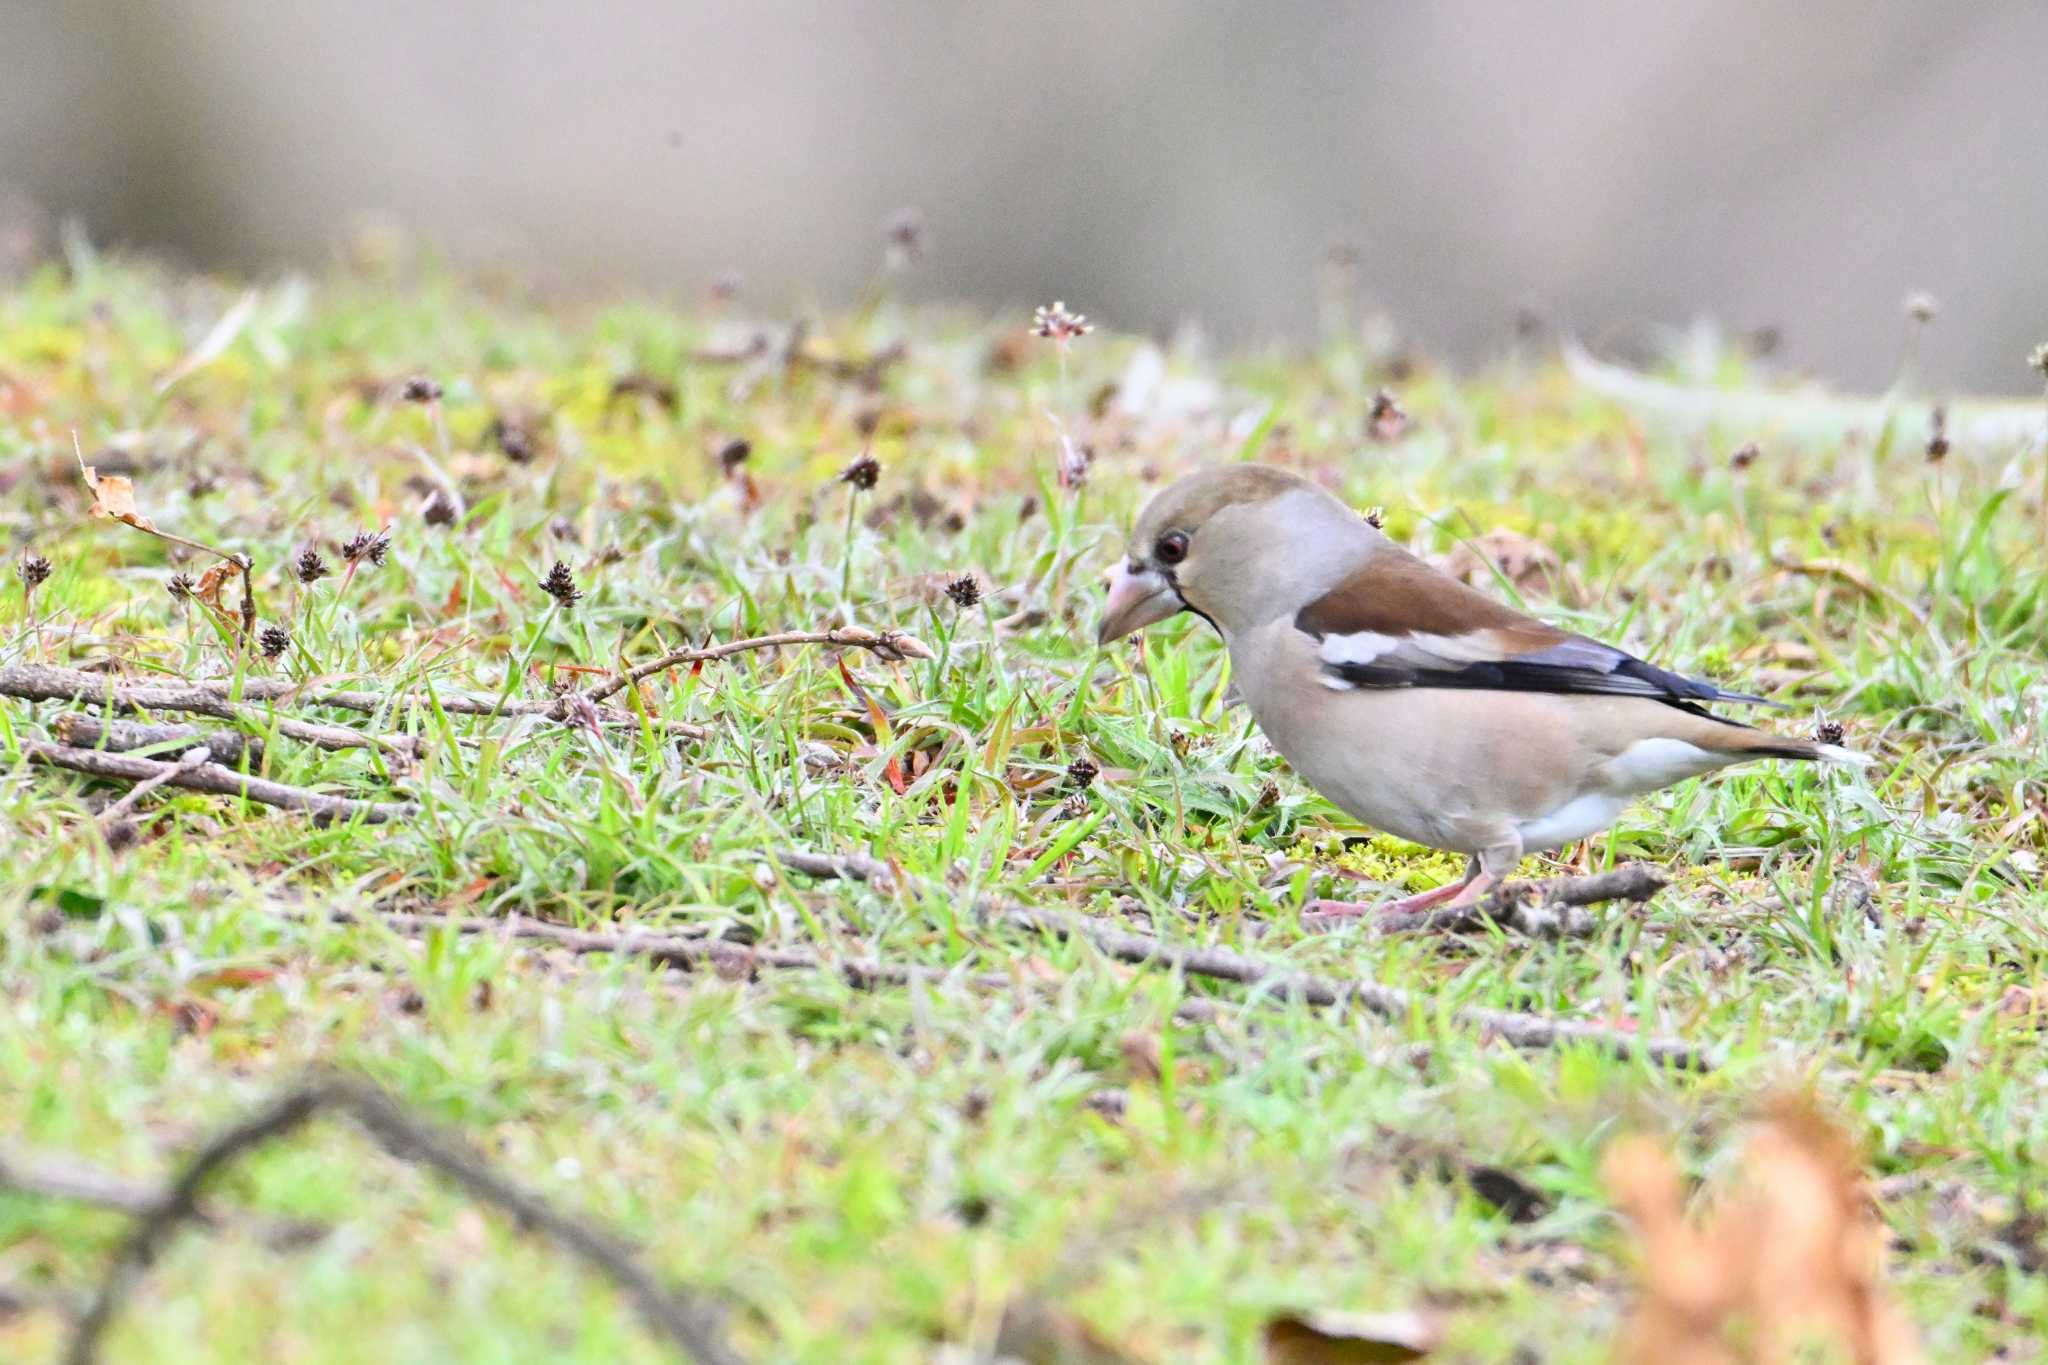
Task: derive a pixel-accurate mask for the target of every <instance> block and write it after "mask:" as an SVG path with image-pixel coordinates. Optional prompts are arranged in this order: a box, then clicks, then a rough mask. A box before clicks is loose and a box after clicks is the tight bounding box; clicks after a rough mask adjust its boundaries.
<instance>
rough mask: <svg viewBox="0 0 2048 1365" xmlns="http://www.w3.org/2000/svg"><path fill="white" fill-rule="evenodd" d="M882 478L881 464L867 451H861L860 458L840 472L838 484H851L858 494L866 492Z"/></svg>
mask: <svg viewBox="0 0 2048 1365" xmlns="http://www.w3.org/2000/svg"><path fill="white" fill-rule="evenodd" d="M881 477H882V462H881V461H880V460H877V459H876V458H875V457H874V456H873V455H872V454H870V453H869V452H868V451H865V450H863V451H862V452H861V453H860V458H859V459H857V460H855V461H854V462H853V463H852V464H850V465H848V466H847V467H846V468H845V469H843V470H841V471H840V474H839V482H841V483H846V484H852V485H853V486H854V488H856V489H857V490H859V491H860V492H863V493H865V492H867V491H868V490H869V489H871V488H873V487H874V486H875V481H876V480H877V479H879V478H881Z"/></svg>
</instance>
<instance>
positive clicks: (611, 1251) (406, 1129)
mask: <svg viewBox="0 0 2048 1365" xmlns="http://www.w3.org/2000/svg"><path fill="white" fill-rule="evenodd" d="M322 1109H338V1110H340V1111H341V1112H343V1113H345V1114H347V1115H348V1116H349V1117H350V1118H352V1119H354V1120H355V1121H356V1123H357V1124H358V1125H359V1126H361V1127H362V1128H363V1129H364V1131H366V1132H367V1133H368V1134H369V1135H370V1136H371V1137H372V1138H373V1139H375V1140H376V1142H377V1144H378V1145H379V1146H381V1147H383V1148H384V1150H385V1151H386V1152H388V1153H390V1154H391V1155H392V1156H394V1157H397V1158H398V1159H399V1160H401V1161H408V1162H412V1163H414V1164H416V1165H421V1166H426V1167H429V1168H430V1169H432V1170H434V1171H437V1172H438V1173H440V1174H441V1175H442V1176H443V1177H445V1178H446V1179H447V1180H448V1181H449V1182H450V1183H451V1184H454V1185H456V1186H458V1187H459V1188H461V1189H462V1190H463V1191H464V1193H466V1194H468V1195H469V1196H470V1197H471V1198H472V1199H476V1200H479V1201H480V1202H482V1203H486V1204H489V1205H491V1206H492V1207H494V1208H497V1209H499V1210H500V1211H502V1212H503V1213H505V1214H507V1215H508V1216H509V1217H510V1218H511V1219H512V1220H513V1222H514V1224H515V1225H517V1226H518V1227H520V1228H522V1229H529V1230H533V1231H538V1232H539V1233H541V1234H542V1235H543V1236H544V1237H545V1238H546V1239H547V1240H549V1241H551V1242H554V1243H556V1244H557V1245H559V1246H562V1247H565V1248H567V1249H568V1250H570V1251H572V1252H574V1253H575V1254H576V1255H578V1256H580V1257H582V1258H583V1259H584V1260H586V1261H588V1262H590V1263H591V1264H592V1265H594V1266H596V1267H597V1268H598V1269H599V1270H601V1271H603V1272H604V1273H605V1274H606V1275H607V1276H609V1277H610V1278H611V1279H612V1280H613V1281H614V1282H616V1283H617V1284H618V1285H619V1287H620V1288H621V1289H622V1290H623V1291H624V1292H625V1295H626V1297H627V1298H628V1299H629V1300H631V1301H632V1304H633V1306H634V1307H635V1308H636V1309H638V1310H639V1312H640V1314H641V1316H642V1317H643V1318H644V1319H645V1320H646V1322H647V1325H648V1326H649V1327H650V1328H651V1329H653V1330H654V1331H655V1332H656V1333H657V1334H659V1335H660V1336H661V1337H662V1338H664V1339H665V1340H667V1341H668V1342H670V1343H671V1344H672V1345H674V1346H675V1347H677V1348H678V1349H679V1350H681V1351H682V1352H683V1354H684V1355H685V1356H686V1357H689V1358H691V1359H695V1360H700V1361H706V1362H710V1365H740V1360H739V1357H738V1356H737V1355H735V1354H734V1353H733V1351H732V1349H731V1348H730V1347H728V1346H727V1345H725V1343H724V1340H723V1333H722V1332H721V1331H720V1330H719V1327H718V1325H717V1314H716V1312H715V1311H714V1310H713V1308H712V1306H711V1305H710V1304H709V1303H708V1302H707V1301H705V1300H703V1299H701V1298H700V1297H699V1296H697V1295H696V1294H694V1293H690V1292H687V1291H682V1290H677V1289H673V1288H670V1287H668V1286H666V1285H664V1284H662V1283H661V1282H660V1281H659V1280H657V1279H656V1278H655V1277H654V1275H653V1274H652V1273H651V1272H649V1271H648V1270H647V1269H646V1268H645V1267H643V1266H642V1265H641V1264H640V1263H639V1260H638V1259H637V1257H636V1256H635V1254H634V1252H633V1251H632V1250H631V1249H630V1248H629V1247H628V1246H626V1244H625V1243H623V1242H621V1241H620V1240H619V1239H618V1238H616V1237H615V1236H613V1235H612V1234H611V1233H610V1232H608V1231H606V1230H605V1229H603V1228H601V1227H598V1226H597V1225H595V1224H592V1223H587V1222H584V1221H582V1220H580V1219H577V1218H572V1217H570V1216H569V1215H567V1214H565V1213H562V1212H560V1211H559V1210H557V1209H556V1208H555V1207H554V1206H553V1205H551V1204H549V1203H548V1202H547V1201H546V1200H544V1199H543V1198H541V1196H540V1195H538V1194H536V1193H534V1192H532V1191H530V1190H527V1189H525V1188H524V1187H522V1186H520V1185H517V1184H514V1183H513V1182H512V1181H511V1180H509V1179H507V1178H506V1177H504V1176H502V1175H500V1174H499V1173H498V1172H496V1171H495V1170H493V1169H491V1167H490V1166H488V1165H486V1164H485V1162H484V1161H483V1159H482V1158H481V1157H480V1156H479V1155H477V1154H476V1153H475V1152H474V1151H472V1150H470V1149H468V1148H467V1147H465V1146H464V1145H462V1144H461V1143H459V1142H458V1141H456V1140H455V1139H454V1138H452V1137H449V1136H446V1135H444V1134H442V1133H440V1132H438V1131H437V1130H435V1129H434V1128H432V1127H430V1126H428V1125H427V1124H426V1123H424V1122H422V1121H421V1120H419V1119H417V1118H415V1117H413V1116H412V1115H411V1114H409V1113H407V1112H406V1111H405V1110H404V1109H402V1108H400V1107H399V1105H398V1104H397V1102H396V1101H394V1100H392V1099H391V1097H390V1096H388V1095H386V1094H385V1093H384V1092H383V1091H381V1090H379V1089H377V1088H376V1087H375V1086H373V1085H370V1084H369V1083H367V1082H364V1081H358V1080H354V1079H350V1078H347V1077H339V1076H333V1077H316V1078H314V1079H312V1080H309V1081H307V1082H305V1083H304V1084H301V1085H298V1086H295V1087H293V1088H292V1089H290V1090H287V1091H285V1092H284V1093H283V1094H281V1095H278V1096H277V1097H275V1098H274V1099H272V1100H270V1101H269V1102H268V1103H266V1104H264V1105H263V1106H261V1107H260V1108H258V1109H257V1110H255V1111H254V1112H253V1113H251V1114H248V1115H247V1116H245V1117H244V1118H242V1119H241V1120H240V1121H239V1122H236V1123H234V1124H231V1125H230V1126H229V1127H227V1128H226V1129H224V1130H223V1131H222V1132H221V1133H219V1134H218V1135H217V1136H215V1137H214V1138H213V1139H212V1140H211V1141H210V1142H208V1143H207V1144H206V1145H205V1146H203V1147H201V1148H200V1149H199V1151H198V1153H197V1154H195V1155H194V1157H193V1158H192V1160H191V1161H190V1162H189V1163H187V1165H186V1167H185V1169H184V1170H183V1171H182V1172H180V1173H179V1175H178V1178H177V1180H176V1181H175V1182H173V1183H172V1185H171V1187H170V1188H169V1189H168V1190H166V1191H165V1192H164V1194H163V1195H162V1197H160V1198H159V1199H157V1200H156V1201H155V1202H154V1203H153V1204H152V1205H151V1206H150V1207H149V1209H148V1210H147V1211H146V1212H144V1213H143V1214H142V1215H141V1216H140V1217H139V1218H138V1219H137V1220H136V1223H135V1226H134V1228H133V1229H132V1230H131V1231H130V1232H129V1235H128V1238H127V1240H126V1241H124V1242H123V1243H122V1245H121V1247H120V1249H119V1250H118V1251H117V1252H116V1253H115V1256H114V1263H113V1265H112V1266H111V1267H110V1268H109V1269H108V1271H107V1276H106V1278H105V1279H104V1280H103V1281H101V1283H100V1287H99V1289H98V1291H97V1292H96V1293H95V1294H94V1296H93V1301H92V1304H91V1306H90V1307H88V1308H87V1309H86V1311H85V1313H84V1314H83V1315H82V1316H81V1317H80V1318H79V1320H78V1323H77V1326H76V1327H75V1328H74V1329H73V1331H72V1336H71V1341H70V1344H69V1346H68V1347H67V1348H66V1351H65V1357H64V1358H65V1360H66V1361H67V1362H69V1365H93V1362H95V1361H97V1360H98V1359H99V1348H100V1339H101V1338H102V1337H103V1336H104V1335H105V1334H106V1330H107V1327H108V1326H109V1325H110V1324H111V1323H112V1322H113V1319H114V1315H115V1313H117V1312H118V1311H119V1310H120V1308H121V1305H122V1303H123V1302H124V1301H125V1300H126V1299H127V1298H128V1296H129V1295H130V1294H131V1293H132V1292H133V1291H134V1288H135V1285H136V1283H137V1281H139V1280H140V1278H141V1276H142V1273H143V1272H144V1271H146V1270H147V1269H149V1267H150V1266H151V1265H152V1264H154V1263H155V1261H156V1259H157V1257H158V1256H159V1255H161V1254H162V1253H163V1250H164V1248H165V1247H166V1246H168V1245H169V1243H170V1240H171V1237H172V1235H173V1234H175V1233H176V1232H177V1230H178V1228H179V1227H180V1226H181V1225H182V1224H184V1223H187V1222H190V1221H192V1220H193V1219H195V1218H196V1217H197V1216H198V1213H199V1196H200V1193H201V1192H202V1191H203V1190H204V1188H205V1187H206V1185H207V1184H208V1182H209V1181H210V1180H211V1179H212V1178H213V1177H214V1176H215V1175H217V1174H218V1173H219V1172H220V1171H221V1170H223V1169H225V1168H226V1167H227V1166H228V1165H230V1164H231V1163H233V1162H234V1161H236V1160H238V1159H240V1158H241V1157H242V1156H243V1155H244V1154H246V1153H248V1152H250V1151H253V1150H255V1149H256V1148H258V1147H261V1146H263V1145H264V1144H266V1143H268V1142H271V1141H274V1140H276V1139H278V1138H281V1137H284V1136H285V1135H287V1134H289V1133H291V1132H293V1131H295V1130H296V1129H298V1128H299V1127H301V1126H302V1125H303V1124H305V1123H306V1121H307V1120H309V1119H311V1118H312V1117H313V1116H314V1115H315V1114H317V1113H319V1112H320V1111H321V1110H322Z"/></svg>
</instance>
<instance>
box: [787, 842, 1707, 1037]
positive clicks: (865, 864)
mask: <svg viewBox="0 0 2048 1365" xmlns="http://www.w3.org/2000/svg"><path fill="white" fill-rule="evenodd" d="M774 857H775V858H776V860H777V861H778V862H780V863H781V864H782V865H783V866H784V867H787V868H789V869H791V870H792V871H797V872H803V873H806V874H808V875H810V876H814V877H842V878H847V879H851V880H855V881H873V882H876V883H877V884H880V885H894V884H899V883H901V882H902V879H900V878H898V877H897V876H896V874H895V873H894V872H893V871H892V870H891V869H890V868H889V867H888V866H887V865H886V864H884V863H881V862H879V861H877V860H876V859H874V858H869V857H866V856H863V855H860V854H847V855H840V856H830V855H822V854H815V853H806V852H802V851H797V850H788V851H777V852H776V853H775V854H774ZM975 909H976V910H977V912H978V913H979V914H980V915H981V916H982V918H983V919H985V920H991V921H995V922H998V923H1004V924H1011V925H1015V926H1017V927H1019V928H1024V929H1033V930H1037V931H1038V932H1041V933H1049V934H1054V935H1057V936H1058V937H1061V938H1080V939H1085V940H1087V941H1088V942H1091V943H1093V944H1094V945H1095V946H1096V947H1097V948H1099V949H1100V950H1102V951H1103V952H1104V953H1107V954H1108V955H1109V956H1111V957H1114V958H1116V959H1117V960H1118V961H1121V962H1130V963H1135V964H1138V965H1141V966H1163V967H1168V968H1170V969H1172V970H1175V971H1179V972H1183V973H1186V974H1187V975H1190V976H1207V977H1213V978H1215V979H1217V980H1220V981H1234V982H1237V983H1238V984H1240V985H1245V986H1254V987H1257V988H1259V989H1261V990H1264V991H1266V992H1268V993H1270V994H1272V995H1275V996H1278V997H1280V998H1283V999H1290V1000H1302V1001H1305V1002H1306V1003H1308V1004H1311V1005H1318V1006H1324V1007H1334V1006H1342V1005H1349V1004H1356V1005H1361V1006H1363V1007H1364V1008H1366V1009H1368V1010H1370V1011H1372V1012H1373V1013H1374V1014H1378V1015H1381V1016H1382V1017H1384V1018H1389V1019H1399V1018H1405V1017H1406V1016H1408V1015H1409V1014H1411V1013H1413V1012H1415V1011H1416V1010H1417V1009H1418V1008H1419V1007H1420V1006H1419V1002H1418V1001H1417V1000H1416V998H1415V997H1414V996H1412V995H1410V994H1409V993H1408V992H1406V991H1401V990H1396V989H1394V988H1393V987H1391V986H1383V985H1380V984H1379V983H1378V982H1375V981H1370V980H1351V981H1338V980H1332V979H1329V978H1325V977H1320V976H1314V975H1311V974H1309V973H1307V972H1297V971H1294V970H1293V969H1291V968H1288V967H1283V966H1280V965H1278V964H1274V963H1269V962H1261V961H1259V960H1258V959H1257V958H1251V957H1246V956H1244V955H1243V954H1240V953H1234V952H1231V951H1229V950H1227V949H1222V948H1181V947H1176V946H1174V945H1171V944H1167V943H1162V942H1161V941H1160V940H1158V939H1156V938H1153V937H1152V936H1151V935H1149V934H1136V933H1131V932H1128V931H1126V930H1120V929H1116V928H1112V927H1111V926H1108V925H1105V924H1100V923H1098V922H1096V921H1094V920H1091V919H1087V918H1085V917H1083V916H1080V915H1073V914H1067V913H1065V912H1061V911H1052V910H1033V909H1030V908H1028V907H1025V906H1020V905H1012V904H1008V903H1005V902H1000V901H994V900H986V901H982V902H980V903H978V904H977V905H976V907H975ZM1450 1013H1451V1015H1452V1017H1453V1018H1455V1019H1458V1020H1461V1021H1463V1022H1465V1023H1467V1024H1470V1025H1473V1026H1476V1027H1477V1028H1478V1029H1480V1030H1481V1031H1482V1032H1485V1033H1491V1034H1495V1035H1497V1036H1499V1037H1502V1038H1505V1039H1507V1040H1508V1041H1509V1042H1511V1043H1513V1044H1515V1045H1516V1046H1517V1047H1555V1046H1558V1045H1561V1044H1565V1043H1575V1042H1583V1043H1593V1044H1596V1045H1598V1046H1600V1047H1603V1048H1605V1049H1607V1050H1608V1051H1610V1052H1612V1053H1614V1054H1615V1055H1617V1056H1622V1057H1627V1056H1633V1055H1641V1056H1644V1057H1647V1058H1649V1059H1650V1060H1652V1061H1656V1062H1661V1063H1664V1064H1667V1065H1670V1066H1674V1067H1678V1068H1680V1069H1682V1070H1691V1071H1707V1070H1711V1069H1712V1066H1713V1063H1712V1062H1711V1061H1710V1060H1709V1059H1708V1058H1707V1056H1706V1055H1705V1054H1704V1053H1703V1052H1702V1051H1700V1050H1699V1049H1697V1048H1695V1047H1693V1046H1692V1045H1691V1044H1689V1043H1685V1042H1682V1041H1680V1040H1677V1039H1663V1038H1649V1039H1645V1038H1637V1037H1634V1036H1632V1035H1630V1034H1628V1033H1625V1032H1622V1031H1620V1030H1617V1029H1612V1028H1608V1027H1606V1026H1604V1025H1600V1024H1588V1023H1580V1022H1575V1021H1569V1020H1558V1019H1550V1018H1546V1017H1544V1016H1542V1015H1537V1014H1522V1013H1518V1012H1515V1011H1510V1010H1496V1009H1486V1008H1482V1007H1479V1006H1455V1007H1451V1009H1450Z"/></svg>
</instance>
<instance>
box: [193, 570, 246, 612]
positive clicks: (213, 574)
mask: <svg viewBox="0 0 2048 1365" xmlns="http://www.w3.org/2000/svg"><path fill="white" fill-rule="evenodd" d="M238 572H239V570H238V569H237V568H236V567H235V565H234V564H233V563H231V562H230V561H228V560H225V559H223V560H222V561H220V563H218V564H216V565H214V566H213V567H212V568H210V569H208V570H207V571H206V572H205V573H203V574H201V575H199V582H198V584H197V585H196V586H194V587H193V589H192V595H193V596H194V597H196V598H198V599H199V600H200V601H202V602H204V603H206V605H207V606H209V607H212V608H213V609H214V610H215V611H220V610H222V607H221V604H220V590H221V588H222V587H224V586H225V585H226V584H227V581H228V580H229V579H230V578H232V577H234V576H235V574H236V573H238Z"/></svg>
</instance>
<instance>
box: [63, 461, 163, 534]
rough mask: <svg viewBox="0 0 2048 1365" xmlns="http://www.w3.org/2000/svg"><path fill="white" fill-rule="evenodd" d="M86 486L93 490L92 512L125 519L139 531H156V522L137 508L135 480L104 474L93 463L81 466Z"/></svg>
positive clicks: (121, 519)
mask: <svg viewBox="0 0 2048 1365" xmlns="http://www.w3.org/2000/svg"><path fill="white" fill-rule="evenodd" d="M81 468H82V470H83V471H84V473H85V486H86V487H87V488H90V489H91V490H92V514H93V515H94V516H96V517H102V518H107V519H111V520H113V521H125V522H127V523H128V524H129V525H130V526H133V527H134V528H135V529H136V530H138V531H154V530H155V529H156V523H155V522H153V521H151V520H150V519H149V518H148V517H145V516H143V515H142V513H140V512H138V511H136V510H135V481H134V480H133V479H130V478H127V477H125V476H123V475H120V474H102V473H100V472H99V470H98V469H96V468H94V467H93V466H92V465H83V466H81Z"/></svg>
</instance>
